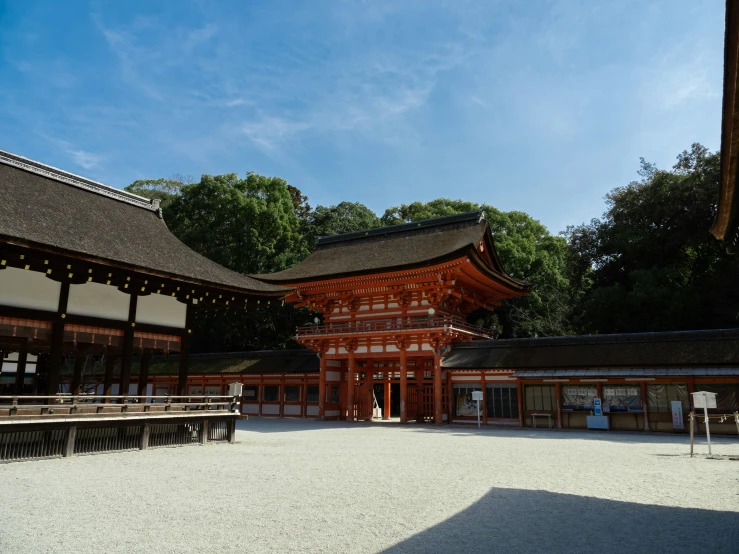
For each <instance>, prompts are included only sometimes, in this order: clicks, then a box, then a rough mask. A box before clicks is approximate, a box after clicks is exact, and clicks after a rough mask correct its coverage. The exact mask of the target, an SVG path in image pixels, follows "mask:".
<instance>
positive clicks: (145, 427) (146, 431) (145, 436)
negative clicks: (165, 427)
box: [139, 420, 207, 450]
mask: <svg viewBox="0 0 739 554" xmlns="http://www.w3.org/2000/svg"><path fill="white" fill-rule="evenodd" d="M206 421H207V420H206ZM150 433H151V428H150V427H149V422H148V421H145V422H144V423H143V424H142V425H141V435H140V436H139V450H146V449H147V448H149V435H150Z"/></svg>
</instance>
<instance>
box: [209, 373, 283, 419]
mask: <svg viewBox="0 0 739 554" xmlns="http://www.w3.org/2000/svg"><path fill="white" fill-rule="evenodd" d="M203 390H205V389H203ZM279 399H280V412H279V417H285V376H284V375H282V376H280V396H279Z"/></svg>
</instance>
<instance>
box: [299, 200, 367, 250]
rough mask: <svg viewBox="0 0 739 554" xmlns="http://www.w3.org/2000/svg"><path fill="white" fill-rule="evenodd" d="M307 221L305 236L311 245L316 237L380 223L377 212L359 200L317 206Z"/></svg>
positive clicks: (360, 229) (349, 231)
mask: <svg viewBox="0 0 739 554" xmlns="http://www.w3.org/2000/svg"><path fill="white" fill-rule="evenodd" d="M307 222H308V226H307V228H306V238H307V240H308V243H309V244H311V245H313V244H314V243H315V240H316V239H317V238H318V237H325V236H328V235H340V234H342V233H351V232H353V231H362V230H364V229H373V228H375V227H380V226H381V225H382V222H381V221H380V218H379V217H377V214H375V212H373V211H372V210H370V209H369V208H368V207H367V206H365V205H364V204H360V203H359V202H341V203H340V204H338V205H336V206H328V207H327V206H318V207H317V208H316V209H315V210H313V211H312V212H311V213H310V214H309V216H308V218H307Z"/></svg>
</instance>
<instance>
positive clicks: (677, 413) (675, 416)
mask: <svg viewBox="0 0 739 554" xmlns="http://www.w3.org/2000/svg"><path fill="white" fill-rule="evenodd" d="M670 405H671V407H672V428H673V429H685V424H684V422H683V403H682V402H680V401H679V400H673V401H672V402H671V403H670Z"/></svg>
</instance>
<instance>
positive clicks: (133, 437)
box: [0, 396, 243, 462]
mask: <svg viewBox="0 0 739 554" xmlns="http://www.w3.org/2000/svg"><path fill="white" fill-rule="evenodd" d="M104 400H108V401H111V400H112V401H113V402H105V403H104ZM48 402H51V404H49V403H48ZM242 417H243V416H240V415H239V414H238V404H237V402H236V399H235V398H233V397H223V396H218V397H212V396H201V397H193V396H187V397H184V396H180V397H175V396H171V397H161V396H134V397H124V396H109V397H101V396H91V397H82V396H81V397H73V396H54V397H50V396H36V397H27V396H26V397H15V396H13V397H11V396H0V462H13V461H22V460H39V459H44V458H58V457H63V456H64V457H67V456H73V455H80V454H94V453H100V452H121V451H125V450H145V449H147V448H157V447H165V446H184V445H190V444H207V443H208V442H234V439H235V429H236V420H237V419H239V418H242Z"/></svg>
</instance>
